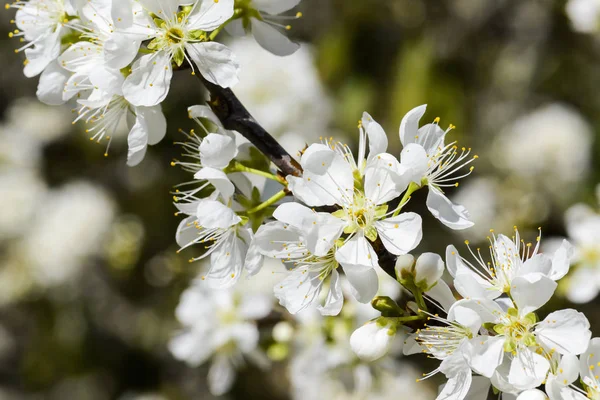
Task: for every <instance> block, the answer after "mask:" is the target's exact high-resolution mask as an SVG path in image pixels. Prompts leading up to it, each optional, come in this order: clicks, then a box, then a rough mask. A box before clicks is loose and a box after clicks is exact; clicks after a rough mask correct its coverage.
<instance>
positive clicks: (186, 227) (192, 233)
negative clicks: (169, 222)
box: [175, 215, 198, 247]
mask: <svg viewBox="0 0 600 400" xmlns="http://www.w3.org/2000/svg"><path fill="white" fill-rule="evenodd" d="M194 221H196V216H194V215H192V216H189V217H187V218H184V219H183V220H181V222H180V223H179V226H178V227H177V231H176V232H175V241H176V242H177V244H178V245H179V247H187V246H189V244H190V243H192V242H193V241H194V240H196V238H198V230H197V229H196V227H195V226H194Z"/></svg>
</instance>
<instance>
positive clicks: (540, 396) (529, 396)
mask: <svg viewBox="0 0 600 400" xmlns="http://www.w3.org/2000/svg"><path fill="white" fill-rule="evenodd" d="M517 400H548V396H546V394H545V393H544V392H542V391H541V390H538V389H529V390H526V391H524V392H521V394H520V395H519V396H518V397H517Z"/></svg>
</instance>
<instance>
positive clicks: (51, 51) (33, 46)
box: [6, 0, 81, 78]
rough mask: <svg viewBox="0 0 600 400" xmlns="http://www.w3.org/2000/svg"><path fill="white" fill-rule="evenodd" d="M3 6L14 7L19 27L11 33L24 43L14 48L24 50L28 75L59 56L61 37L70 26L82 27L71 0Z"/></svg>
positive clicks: (31, 75) (40, 0)
mask: <svg viewBox="0 0 600 400" xmlns="http://www.w3.org/2000/svg"><path fill="white" fill-rule="evenodd" d="M6 8H7V9H8V8H15V9H17V13H16V16H15V24H16V26H17V28H18V30H17V31H16V33H11V34H10V36H11V37H19V38H22V39H24V41H25V42H26V44H25V45H23V46H22V47H21V48H19V49H17V50H15V51H16V52H20V51H25V56H26V57H27V59H26V61H25V68H24V69H23V73H24V74H25V76H26V77H28V78H31V77H34V76H37V75H39V74H40V73H42V72H43V71H44V70H45V69H46V67H48V66H49V65H50V64H51V63H52V62H53V61H54V60H56V58H58V56H59V55H60V52H61V49H62V46H61V39H62V38H63V37H64V36H65V35H67V34H68V33H69V31H70V29H71V28H73V29H76V30H78V29H81V28H80V23H79V21H78V20H77V19H76V15H77V9H76V8H75V5H74V2H73V1H72V0H29V1H15V2H13V3H10V4H7V5H6Z"/></svg>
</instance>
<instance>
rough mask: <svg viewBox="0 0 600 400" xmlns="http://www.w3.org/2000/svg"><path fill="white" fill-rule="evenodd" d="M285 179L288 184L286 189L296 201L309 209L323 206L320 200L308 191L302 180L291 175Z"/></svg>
mask: <svg viewBox="0 0 600 400" xmlns="http://www.w3.org/2000/svg"><path fill="white" fill-rule="evenodd" d="M285 179H286V180H287V182H288V189H289V190H290V191H291V192H292V193H293V194H294V197H295V198H296V199H298V200H300V201H301V202H303V203H304V204H306V205H307V206H311V207H315V206H316V207H318V206H322V205H323V202H322V201H321V199H320V198H319V197H318V196H317V195H315V194H314V193H313V192H312V190H310V188H309V187H308V185H307V184H306V182H305V181H304V179H302V178H298V177H296V176H292V175H288V176H287V177H286V178H285Z"/></svg>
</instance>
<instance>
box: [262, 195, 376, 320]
mask: <svg viewBox="0 0 600 400" xmlns="http://www.w3.org/2000/svg"><path fill="white" fill-rule="evenodd" d="M311 214H312V211H310V209H308V208H306V207H304V206H302V205H300V204H297V203H284V204H282V205H281V206H279V207H278V208H277V209H276V210H275V213H274V217H275V218H277V219H278V221H276V222H270V223H267V224H265V225H263V226H261V227H260V228H259V229H258V231H257V232H256V237H255V245H256V246H257V248H258V249H259V251H260V252H261V253H262V254H263V255H265V256H268V257H271V258H278V259H281V260H283V261H284V262H286V263H287V264H289V265H291V266H292V271H291V272H290V273H289V275H288V276H287V277H286V278H285V279H283V280H282V281H281V282H280V283H278V284H277V285H276V286H275V297H277V298H278V299H279V302H280V303H281V305H283V306H284V307H285V308H287V310H288V311H289V312H290V313H292V314H296V313H298V312H300V311H302V310H304V309H306V308H307V307H309V306H310V305H311V304H314V303H315V302H319V301H320V300H321V299H320V294H321V292H322V290H323V289H326V290H328V291H327V297H326V299H325V300H324V302H323V304H319V305H318V306H317V309H318V310H319V312H320V313H321V314H323V315H337V314H339V312H340V310H341V309H342V305H343V302H344V297H343V294H342V287H341V281H340V276H339V273H338V271H337V268H338V266H339V264H338V262H337V261H336V259H335V249H330V250H329V251H328V252H327V253H326V254H324V255H321V256H317V255H315V254H313V253H311V252H310V251H309V249H308V248H307V244H306V239H305V238H304V237H303V233H302V228H303V222H302V221H303V216H306V217H308V216H310V215H311ZM369 300H370V299H369Z"/></svg>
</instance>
